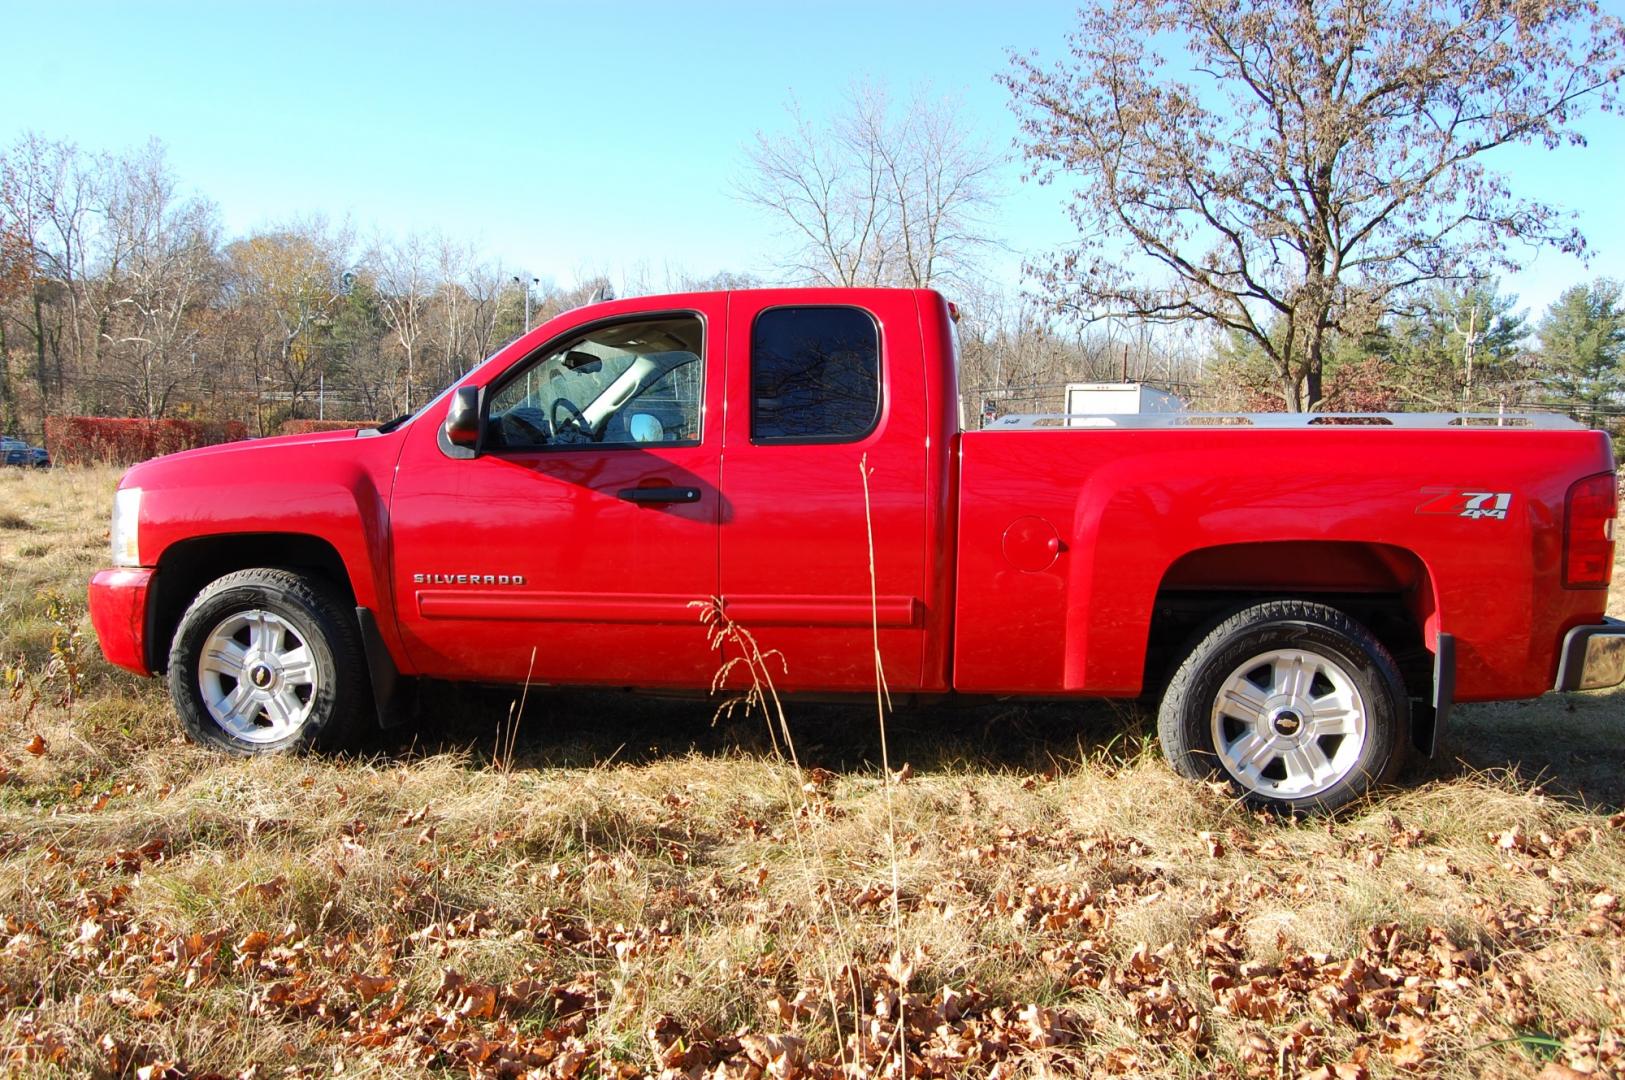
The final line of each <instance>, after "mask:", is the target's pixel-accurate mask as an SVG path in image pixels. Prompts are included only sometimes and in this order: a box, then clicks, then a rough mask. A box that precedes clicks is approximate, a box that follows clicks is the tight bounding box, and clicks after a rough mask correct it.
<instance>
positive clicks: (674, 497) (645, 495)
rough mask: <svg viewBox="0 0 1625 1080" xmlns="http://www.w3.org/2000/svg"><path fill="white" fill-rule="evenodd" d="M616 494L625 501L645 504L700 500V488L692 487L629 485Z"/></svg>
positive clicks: (654, 504) (655, 504)
mask: <svg viewBox="0 0 1625 1080" xmlns="http://www.w3.org/2000/svg"><path fill="white" fill-rule="evenodd" d="M616 494H617V496H618V497H619V498H622V499H625V500H626V501H627V502H630V503H639V504H643V505H647V506H658V505H661V504H664V503H691V502H699V501H700V489H699V488H692V487H630V488H622V489H621V490H620V491H619V492H617V493H616Z"/></svg>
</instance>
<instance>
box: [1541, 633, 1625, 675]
mask: <svg viewBox="0 0 1625 1080" xmlns="http://www.w3.org/2000/svg"><path fill="white" fill-rule="evenodd" d="M1622 682H1625V622H1622V621H1620V620H1619V619H1607V618H1605V619H1604V620H1603V621H1602V622H1601V623H1599V624H1597V625H1596V626H1576V627H1575V628H1574V629H1573V630H1570V631H1569V632H1568V634H1567V635H1566V636H1565V637H1564V638H1563V655H1562V658H1561V659H1560V660H1559V661H1558V664H1557V686H1556V689H1558V690H1606V689H1608V688H1609V687H1610V686H1618V685H1619V684H1620V683H1622Z"/></svg>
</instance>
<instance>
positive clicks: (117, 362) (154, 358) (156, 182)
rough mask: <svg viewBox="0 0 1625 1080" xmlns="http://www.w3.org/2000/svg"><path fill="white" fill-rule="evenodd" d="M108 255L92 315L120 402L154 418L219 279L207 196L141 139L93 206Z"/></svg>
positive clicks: (193, 359)
mask: <svg viewBox="0 0 1625 1080" xmlns="http://www.w3.org/2000/svg"><path fill="white" fill-rule="evenodd" d="M101 213H102V217H103V230H104V247H105V250H106V251H107V252H108V259H109V261H108V264H107V266H106V267H104V268H103V273H102V275H101V277H100V284H101V288H100V289H99V290H98V291H99V293H100V295H101V300H100V304H99V306H98V312H97V319H96V324H97V327H98V333H99V337H100V339H101V341H102V343H103V345H104V347H105V349H104V351H105V355H106V359H107V362H108V365H109V367H110V368H111V372H110V373H111V374H113V375H114V377H115V378H116V379H117V380H118V382H119V383H120V385H121V389H122V392H123V394H124V397H125V402H124V404H125V408H126V411H130V412H137V413H139V414H140V415H143V416H146V417H149V418H157V417H161V416H163V415H165V413H166V412H167V411H168V409H169V405H170V399H171V396H172V395H173V394H174V393H175V390H176V389H177V387H179V386H180V385H181V384H182V383H183V382H185V381H186V380H188V379H189V378H190V377H192V376H193V375H194V374H195V372H196V368H197V356H196V353H197V343H198V337H199V333H200V329H201V328H200V325H199V323H198V321H197V320H196V319H195V318H194V317H193V316H194V315H195V314H196V312H197V311H198V310H199V309H201V308H202V307H203V306H204V305H205V304H206V303H207V302H208V301H209V300H210V299H212V296H211V294H212V292H213V291H214V290H215V289H216V288H218V286H219V265H218V263H217V261H216V258H215V252H216V249H217V240H216V237H217V233H218V225H217V224H216V220H215V210H214V207H213V206H212V205H210V204H209V203H206V202H204V201H202V200H200V199H182V198H180V197H179V196H178V195H177V193H176V190H175V180H174V177H173V176H172V175H171V174H170V172H169V168H168V166H167V165H166V164H165V161H164V152H163V147H162V146H161V145H160V144H158V143H156V142H153V143H149V144H148V145H147V147H146V148H145V149H144V150H142V151H140V152H139V153H137V154H134V155H132V156H130V157H127V158H124V159H122V160H121V161H119V162H118V163H117V164H116V166H115V167H114V168H113V169H112V171H111V176H110V178H109V183H108V189H107V193H106V199H105V202H104V204H103V206H102V208H101Z"/></svg>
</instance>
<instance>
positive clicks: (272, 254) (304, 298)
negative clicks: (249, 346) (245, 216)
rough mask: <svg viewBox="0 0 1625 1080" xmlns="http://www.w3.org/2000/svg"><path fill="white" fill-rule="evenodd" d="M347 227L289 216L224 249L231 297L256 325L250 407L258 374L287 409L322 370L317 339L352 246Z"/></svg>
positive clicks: (296, 408) (293, 409) (296, 405)
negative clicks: (270, 380) (280, 394)
mask: <svg viewBox="0 0 1625 1080" xmlns="http://www.w3.org/2000/svg"><path fill="white" fill-rule="evenodd" d="M350 243H351V241H350V235H349V232H348V230H347V229H346V228H345V227H343V226H339V227H337V228H334V227H331V226H329V225H328V223H327V222H326V221H325V220H323V219H321V218H312V219H310V220H307V221H297V222H291V223H289V224H286V225H283V226H280V227H278V228H275V229H272V230H269V231H266V232H261V233H256V234H254V235H252V236H249V237H247V238H245V239H243V240H239V241H237V242H236V243H234V244H232V245H231V246H230V247H229V248H228V249H227V252H226V254H227V258H228V260H229V262H230V268H231V281H232V292H233V298H234V299H235V301H236V302H237V304H238V305H239V306H240V307H241V308H242V309H243V311H244V314H245V315H246V316H247V317H249V318H251V319H253V320H254V322H255V325H256V330H257V334H256V337H257V338H258V342H257V343H256V345H255V346H254V348H253V356H254V357H255V358H256V360H257V363H256V369H255V370H253V371H251V372H250V373H249V376H250V378H251V379H252V380H253V382H254V387H253V396H254V399H255V402H256V408H257V407H258V402H259V400H260V392H261V387H260V383H261V381H263V380H262V377H263V376H265V375H268V374H269V375H274V376H275V377H276V379H277V381H278V382H279V383H280V384H281V387H280V388H281V389H282V390H283V391H285V392H286V394H287V405H288V410H289V413H291V414H292V415H294V416H298V415H299V413H300V410H301V405H302V403H303V402H304V400H305V399H306V398H307V397H308V396H309V395H310V393H311V391H312V390H314V389H316V387H317V385H318V383H319V381H320V379H321V378H322V376H323V375H324V374H325V370H326V364H327V360H328V358H327V357H326V356H325V355H324V354H323V352H322V350H321V348H320V347H319V344H318V336H319V332H320V331H321V329H322V328H323V327H325V326H326V325H327V323H328V322H329V320H330V319H331V316H332V313H333V310H334V308H335V307H336V306H337V304H338V302H339V297H340V295H341V287H340V280H339V277H340V274H341V273H342V268H343V265H344V261H345V257H346V252H347V251H348V250H349V247H350Z"/></svg>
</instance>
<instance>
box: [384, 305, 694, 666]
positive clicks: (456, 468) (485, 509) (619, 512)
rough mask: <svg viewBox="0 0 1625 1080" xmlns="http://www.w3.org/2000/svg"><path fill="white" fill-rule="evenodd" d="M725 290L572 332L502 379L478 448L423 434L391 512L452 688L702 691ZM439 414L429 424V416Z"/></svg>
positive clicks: (414, 602) (397, 545) (408, 605)
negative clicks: (494, 684) (465, 450)
mask: <svg viewBox="0 0 1625 1080" xmlns="http://www.w3.org/2000/svg"><path fill="white" fill-rule="evenodd" d="M725 312H726V298H725V297H723V296H718V297H715V298H711V297H704V298H699V302H698V303H697V304H696V305H695V309H694V310H688V311H681V312H661V313H637V314H631V315H623V316H620V317H617V318H613V319H607V320H604V321H601V322H598V323H594V324H590V325H588V326H586V327H584V328H581V329H578V330H574V331H568V332H565V333H564V334H562V335H561V336H559V337H556V338H555V339H554V340H552V341H550V342H548V343H547V344H544V345H542V346H541V347H540V348H539V349H537V350H536V351H535V352H534V353H533V354H532V355H531V356H529V357H527V358H526V359H524V360H522V361H520V362H518V363H516V364H515V365H513V366H512V367H511V368H509V369H508V371H506V372H504V373H502V374H501V375H499V376H497V377H496V378H495V379H494V380H493V381H492V382H491V383H490V384H489V385H488V386H487V387H486V395H485V400H486V412H485V417H486V419H485V427H484V429H483V430H484V434H483V436H482V439H483V443H482V447H481V451H480V453H479V454H478V456H475V457H472V458H460V457H458V456H456V448H452V447H449V446H447V445H446V444H444V441H443V440H442V439H440V438H438V434H439V433H438V426H439V423H440V420H441V419H442V417H441V416H429V415H425V416H424V417H423V418H422V420H420V421H419V422H418V423H417V424H415V425H414V430H413V432H412V433H411V436H410V438H409V443H408V446H407V448H406V450H405V451H404V453H403V455H402V458H401V462H400V467H399V473H398V478H397V480H396V486H395V492H394V496H393V498H392V502H391V513H390V516H391V520H392V533H393V541H394V559H393V564H392V574H393V579H394V585H395V595H396V597H397V598H398V610H399V618H400V627H401V633H402V638H403V640H404V642H405V644H406V649H407V652H408V654H409V655H410V657H411V659H412V661H413V662H414V664H415V665H416V666H417V668H418V669H419V670H420V671H421V672H422V673H423V674H425V675H430V676H435V677H442V678H463V679H491V680H500V681H521V680H527V679H528V680H531V681H535V682H538V683H561V684H598V685H628V686H659V687H705V686H709V685H710V681H711V676H712V673H713V671H714V670H715V668H716V665H717V662H718V658H717V656H716V654H715V653H713V652H712V651H711V649H710V647H709V643H708V640H707V637H706V633H705V629H704V627H703V626H702V625H701V623H700V618H699V611H698V609H696V608H694V607H691V605H692V604H693V603H694V602H696V601H704V600H706V599H707V598H709V597H712V596H714V595H715V594H716V592H717V519H718V514H719V510H720V506H721V496H720V493H719V490H718V488H719V475H718V472H719V454H718V446H719V444H720V441H721V430H720V423H721V418H720V416H712V415H710V414H709V413H708V411H707V410H706V408H705V402H706V401H707V400H715V397H714V396H713V395H715V394H717V393H719V392H720V385H721V379H722V363H721V357H722V351H721V349H722V338H723V335H724V332H725V319H724V315H725ZM431 421H432V423H430V422H431Z"/></svg>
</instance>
